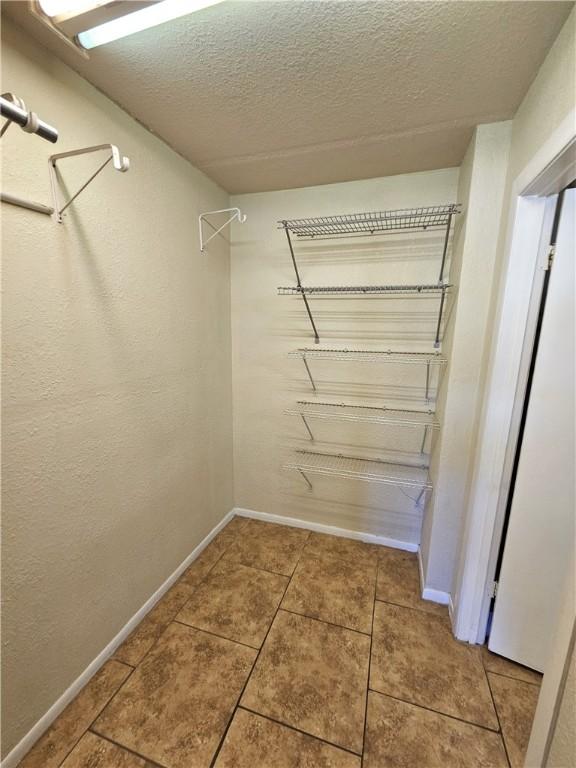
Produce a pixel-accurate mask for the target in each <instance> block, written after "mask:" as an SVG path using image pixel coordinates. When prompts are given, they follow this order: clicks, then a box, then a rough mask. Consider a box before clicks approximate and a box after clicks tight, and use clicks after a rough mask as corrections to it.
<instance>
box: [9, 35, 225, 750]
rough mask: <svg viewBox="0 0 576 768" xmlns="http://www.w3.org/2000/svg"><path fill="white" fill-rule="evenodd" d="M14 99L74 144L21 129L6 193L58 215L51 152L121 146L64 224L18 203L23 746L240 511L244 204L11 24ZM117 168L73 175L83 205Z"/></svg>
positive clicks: (15, 416) (17, 597)
mask: <svg viewBox="0 0 576 768" xmlns="http://www.w3.org/2000/svg"><path fill="white" fill-rule="evenodd" d="M2 32H3V51H2V52H3V57H2V67H3V90H11V91H14V92H15V93H17V94H19V95H20V96H21V97H22V98H24V99H25V101H26V102H27V104H28V105H29V107H31V108H33V109H34V110H36V111H37V112H38V114H39V115H40V116H41V117H42V118H44V119H45V120H47V121H48V122H51V123H53V124H54V125H56V126H57V127H58V128H59V129H60V131H61V140H60V141H59V142H58V144H57V145H56V148H54V147H53V146H52V145H49V144H48V143H47V142H44V141H42V140H40V139H39V138H37V137H35V136H29V135H26V134H24V133H23V132H22V131H20V130H19V129H18V128H14V127H12V128H10V130H9V131H8V133H7V134H6V136H5V137H4V138H3V139H2V147H3V182H4V189H5V190H6V191H9V192H12V193H13V194H19V195H21V196H23V197H26V198H29V199H33V200H38V201H41V202H45V203H47V202H48V195H49V191H48V190H49V188H48V173H47V157H48V155H49V154H50V153H52V152H55V151H56V152H57V151H65V150H67V149H73V148H77V147H82V146H88V145H93V144H99V143H102V142H113V143H117V144H118V145H119V147H120V149H121V151H122V152H124V153H125V154H127V155H128V156H129V157H130V159H131V162H132V166H131V169H130V171H129V172H128V173H127V174H119V173H116V172H113V171H112V170H111V169H110V168H107V169H106V170H105V171H104V172H103V173H102V174H101V176H99V177H98V178H97V179H96V180H95V181H94V182H93V184H92V185H91V186H90V187H89V188H88V189H87V190H86V191H85V192H84V193H83V194H82V195H81V197H80V198H79V199H78V201H77V202H76V203H74V204H73V207H72V208H71V209H70V213H69V215H67V216H66V222H65V224H62V225H59V224H57V223H55V222H53V221H52V220H51V219H50V218H48V217H45V216H42V215H40V214H36V213H33V212H31V211H25V210H22V209H19V208H14V207H12V206H8V205H2V224H3V233H2V235H3V240H2V242H3V249H2V250H3V254H2V255H3V263H4V275H3V283H4V296H5V298H4V385H3V396H4V419H3V421H4V423H3V459H4V466H3V480H4V505H3V507H4V509H3V518H4V519H3V524H4V534H3V542H4V550H3V569H4V573H3V596H4V601H5V603H4V612H3V642H4V645H3V653H2V661H3V664H4V679H3V683H4V685H3V694H4V706H3V708H2V709H3V715H4V718H5V720H4V727H3V730H2V736H3V738H2V746H3V749H4V750H5V751H8V750H10V748H11V747H13V746H14V745H15V743H16V742H17V741H18V740H19V739H20V738H21V737H22V736H24V734H25V733H26V732H27V731H28V730H29V729H30V727H31V726H32V725H33V724H34V723H35V722H36V720H37V719H38V718H39V717H40V716H41V715H43V714H44V713H45V712H46V710H47V709H48V708H49V707H50V706H51V705H52V704H53V703H54V701H55V700H56V699H57V698H58V696H59V695H60V694H62V692H63V691H64V690H65V689H66V688H67V687H68V686H69V685H70V684H71V683H72V682H73V680H75V678H76V677H77V676H78V675H79V674H80V673H81V672H82V671H83V670H84V669H85V668H86V666H87V665H88V664H89V663H90V662H91V661H92V660H93V659H94V658H95V657H96V656H97V654H98V653H99V652H100V651H101V650H102V649H103V648H104V647H105V646H106V644H107V643H108V642H109V641H110V640H111V639H112V638H113V637H114V635H115V634H116V633H117V632H118V631H119V630H120V629H121V627H122V626H123V625H124V624H125V623H126V621H127V620H128V619H129V618H130V617H131V616H132V615H133V614H134V613H135V612H136V611H137V610H138V609H139V608H140V607H141V606H142V605H143V603H144V602H145V601H146V600H147V599H148V598H149V597H150V596H151V595H152V594H153V593H154V591H155V590H156V589H157V588H158V587H159V586H160V585H161V584H162V582H163V581H164V580H165V579H166V578H167V577H168V576H169V575H170V574H171V573H172V571H173V570H174V569H175V568H176V567H177V566H178V565H179V564H180V563H181V562H182V560H183V559H184V558H185V557H186V556H187V555H188V554H189V553H190V552H191V551H192V549H193V548H194V547H195V546H196V545H197V544H198V543H199V542H200V541H201V540H202V538H203V537H204V536H205V535H206V534H207V533H208V532H209V531H210V530H211V529H212V528H213V527H214V525H215V524H216V523H217V522H218V521H219V520H220V519H221V518H222V517H223V515H224V514H225V513H226V512H228V511H229V510H230V508H231V507H232V505H233V495H232V490H233V483H232V450H231V447H232V439H231V424H232V414H231V363H230V316H229V296H230V277H229V253H228V246H227V245H226V244H224V242H223V241H221V240H218V241H214V243H213V244H211V247H210V252H209V253H207V254H205V255H202V254H200V253H199V248H198V233H197V226H196V219H197V215H198V213H199V212H200V211H204V210H210V209H215V208H222V207H225V206H226V205H227V203H228V198H227V195H226V194H225V193H224V192H223V191H222V190H221V189H219V188H218V187H217V186H216V185H215V184H213V183H212V182H211V181H209V180H208V179H207V178H206V177H205V176H203V175H202V174H201V173H200V172H198V171H197V170H195V169H194V168H193V167H192V166H191V165H189V164H188V163H187V162H186V161H184V160H183V159H182V158H181V157H179V156H178V155H176V154H175V153H174V152H172V151H171V150H170V149H169V148H168V147H167V146H165V145H164V144H163V143H162V142H160V141H159V140H158V139H156V138H155V137H154V136H152V135H151V134H150V133H148V132H147V131H146V130H144V129H143V128H142V127H141V126H139V125H138V124H137V123H135V122H134V121H133V120H132V119H131V118H130V117H128V116H127V115H126V114H125V113H124V112H122V111H121V110H120V109H119V108H117V107H116V106H115V105H114V104H112V103H111V102H110V101H109V100H108V99H106V98H105V97H103V96H102V95H101V94H100V93H98V92H97V91H96V90H95V89H94V88H92V87H91V86H90V85H88V84H87V83H86V82H85V81H83V80H82V79H81V78H79V77H78V76H77V75H75V74H73V73H72V72H71V71H70V70H69V69H67V68H66V67H65V66H63V65H62V64H60V63H59V62H58V61H57V60H56V59H54V58H53V57H52V56H50V55H48V54H47V53H46V52H45V51H44V50H43V49H41V48H39V47H38V46H36V45H34V44H33V43H31V42H30V41H29V39H27V38H25V37H24V36H22V35H21V33H20V32H19V31H18V30H17V29H16V28H14V27H12V26H11V25H10V24H8V23H4V25H3V30H2ZM99 162H100V161H99V159H98V157H92V158H90V159H86V160H84V159H79V160H77V161H73V160H71V161H68V162H67V164H66V165H64V164H63V165H62V172H63V176H64V179H65V182H66V185H67V186H68V188H69V190H75V189H76V188H77V187H78V186H79V185H80V183H82V182H83V181H84V180H85V179H86V178H87V176H88V175H89V173H90V170H92V169H95V167H97V165H98V163H99Z"/></svg>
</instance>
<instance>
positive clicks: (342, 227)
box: [278, 203, 460, 239]
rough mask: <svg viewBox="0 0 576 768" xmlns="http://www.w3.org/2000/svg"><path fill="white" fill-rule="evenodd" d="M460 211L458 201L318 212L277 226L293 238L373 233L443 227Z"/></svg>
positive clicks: (281, 222)
mask: <svg viewBox="0 0 576 768" xmlns="http://www.w3.org/2000/svg"><path fill="white" fill-rule="evenodd" d="M459 212H460V205H457V204H455V203H448V204H445V205H432V206H427V207H422V208H401V209H399V210H395V211H373V212H368V213H352V214H345V215H340V216H318V217H313V218H306V219H291V220H285V221H280V222H278V223H279V228H280V229H285V230H288V231H290V232H292V233H293V234H294V235H296V237H297V238H299V239H303V238H309V239H318V238H326V237H346V236H349V235H375V234H386V233H390V232H401V231H403V230H430V229H445V228H446V227H448V226H449V223H450V218H451V217H452V216H453V215H454V214H455V213H459Z"/></svg>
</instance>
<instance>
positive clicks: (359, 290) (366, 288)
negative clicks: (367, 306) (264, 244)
mask: <svg viewBox="0 0 576 768" xmlns="http://www.w3.org/2000/svg"><path fill="white" fill-rule="evenodd" d="M451 287H452V286H451V285H449V284H447V283H446V284H444V285H315V286H309V287H304V286H300V287H299V286H297V285H288V286H281V287H279V288H278V295H279V296H299V295H301V294H306V295H308V296H341V295H343V294H352V295H362V296H364V295H366V294H371V295H378V294H387V295H389V296H391V295H394V296H401V295H406V294H416V295H419V294H439V293H440V294H441V293H445V292H446V291H447V290H448V288H451Z"/></svg>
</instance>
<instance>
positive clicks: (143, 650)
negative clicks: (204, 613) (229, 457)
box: [114, 517, 246, 667]
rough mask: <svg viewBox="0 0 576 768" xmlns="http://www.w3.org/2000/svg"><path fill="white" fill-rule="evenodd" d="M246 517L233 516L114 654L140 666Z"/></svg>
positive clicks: (228, 545) (236, 534) (225, 549)
mask: <svg viewBox="0 0 576 768" xmlns="http://www.w3.org/2000/svg"><path fill="white" fill-rule="evenodd" d="M245 522H246V521H245V519H244V518H241V517H233V518H232V520H231V521H230V522H229V523H228V525H227V526H226V527H225V528H223V529H222V530H221V531H220V532H219V533H218V534H217V535H216V536H215V537H214V538H213V539H212V541H211V542H210V543H209V544H208V545H207V546H206V547H205V548H204V549H203V550H202V552H201V553H200V554H199V555H198V557H197V558H196V559H195V560H194V562H193V563H192V564H191V565H190V566H189V567H188V568H187V569H186V570H185V571H184V573H183V574H182V576H181V577H180V578H179V579H178V581H177V582H176V583H175V584H174V586H173V587H171V588H170V589H169V590H168V592H167V593H166V594H165V595H164V597H163V598H161V600H159V601H158V603H157V604H156V605H155V606H154V608H152V610H151V611H150V612H149V613H148V614H147V615H146V616H145V617H144V619H143V620H142V621H141V622H140V624H139V625H138V626H137V627H136V629H135V630H134V632H132V634H131V635H130V636H129V637H128V638H127V639H126V640H125V641H124V642H123V643H122V645H121V646H120V647H119V648H118V649H117V650H116V653H115V654H114V658H115V659H118V661H123V662H124V663H125V664H131V665H132V666H133V667H134V666H137V665H138V664H139V663H140V662H141V661H142V659H143V658H144V656H145V655H146V654H147V653H148V651H149V650H150V648H152V646H153V645H154V643H155V642H156V641H157V640H158V638H159V637H160V635H161V634H162V633H163V632H164V630H165V629H166V627H167V626H168V624H170V622H171V621H173V619H174V617H175V616H176V614H177V613H178V611H179V610H180V609H181V608H182V606H183V605H184V604H185V603H186V602H187V601H188V600H189V599H190V597H191V596H192V594H193V592H194V590H195V589H196V588H197V587H198V586H199V585H200V584H201V583H202V582H203V581H204V579H205V578H206V577H207V576H208V574H209V573H210V571H211V570H212V568H214V566H215V565H216V563H218V561H219V560H220V559H221V557H222V555H223V554H224V553H225V552H226V551H227V550H228V549H229V548H230V546H231V545H232V544H233V542H234V541H235V540H236V537H237V536H238V535H239V533H240V532H241V531H242V529H243V527H244V524H245Z"/></svg>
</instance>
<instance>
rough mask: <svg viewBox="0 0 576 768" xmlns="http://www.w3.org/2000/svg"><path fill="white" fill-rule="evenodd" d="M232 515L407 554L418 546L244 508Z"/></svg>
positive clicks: (235, 508) (234, 510)
mask: <svg viewBox="0 0 576 768" xmlns="http://www.w3.org/2000/svg"><path fill="white" fill-rule="evenodd" d="M232 513H233V514H235V515H238V516H239V517H252V518H254V519H255V520H264V521H265V522H268V523H277V524H279V525H290V526H292V527H293V528H305V529H306V530H308V531H316V533H328V534H330V535H331V536H342V537H343V538H346V539H356V540H357V541H365V542H366V543H367V544H380V545H381V546H383V547H393V548H394V549H404V550H406V551H407V552H416V551H417V550H418V545H417V544H412V543H411V542H409V541H399V540H398V539H389V538H388V537H387V536H377V535H375V534H373V533H362V531H349V530H348V529H347V528H336V527H335V526H333V525H324V524H323V523H313V522H310V521H309V520H300V519H299V518H297V517H284V516H283V515H272V514H270V513H269V512H256V511H255V510H254V509H244V508H243V507H234V509H233V510H232Z"/></svg>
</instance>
